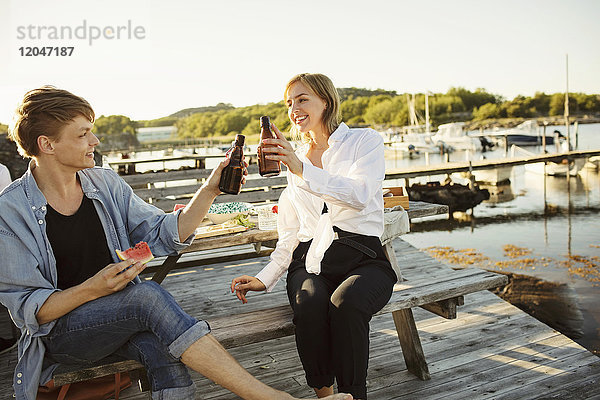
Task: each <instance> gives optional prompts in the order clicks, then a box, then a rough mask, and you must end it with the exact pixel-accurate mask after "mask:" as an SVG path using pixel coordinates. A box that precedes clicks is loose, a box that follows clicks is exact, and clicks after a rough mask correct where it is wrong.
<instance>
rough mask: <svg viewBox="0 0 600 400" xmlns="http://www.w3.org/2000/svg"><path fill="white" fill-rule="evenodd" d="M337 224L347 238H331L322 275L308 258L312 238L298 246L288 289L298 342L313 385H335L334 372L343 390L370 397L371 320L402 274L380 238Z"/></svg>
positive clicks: (308, 379)
mask: <svg viewBox="0 0 600 400" xmlns="http://www.w3.org/2000/svg"><path fill="white" fill-rule="evenodd" d="M334 229H335V230H336V231H337V232H338V235H339V236H340V237H341V238H345V239H344V240H346V243H342V242H341V241H338V240H335V241H334V242H333V243H332V245H331V246H330V247H329V249H328V250H327V251H326V252H325V255H324V257H323V260H322V262H321V273H320V274H319V275H315V274H310V273H308V272H307V271H306V267H305V263H304V262H305V256H306V252H307V251H308V247H309V246H310V243H311V242H305V243H300V244H299V245H298V247H297V248H296V250H295V251H294V255H293V261H292V263H291V264H290V268H289V270H288V276H287V293H288V298H289V300H290V304H291V306H292V309H293V312H294V324H295V326H296V346H297V348H298V354H299V355H300V360H301V361H302V365H303V367H304V371H305V373H306V380H307V383H308V385H309V386H311V387H313V388H322V387H326V386H331V385H333V382H334V378H335V379H336V381H337V386H338V390H339V391H340V392H345V393H351V394H352V395H353V396H354V398H355V399H366V398H367V388H366V380H367V367H368V361H369V321H370V320H371V318H372V316H373V314H375V313H376V312H377V311H379V310H381V309H382V308H383V306H385V305H386V304H387V302H388V301H389V299H390V297H391V294H392V289H393V286H394V283H396V281H397V278H396V274H395V273H394V271H393V269H392V267H391V265H390V263H389V261H388V260H387V258H386V257H385V254H384V252H383V247H382V246H381V242H380V240H379V238H377V237H374V236H363V235H357V234H354V233H350V232H345V231H341V230H340V229H338V228H337V227H334ZM357 244H358V245H357Z"/></svg>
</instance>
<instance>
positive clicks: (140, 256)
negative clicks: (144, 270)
mask: <svg viewBox="0 0 600 400" xmlns="http://www.w3.org/2000/svg"><path fill="white" fill-rule="evenodd" d="M115 251H116V252H117V255H118V256H119V258H120V259H121V260H133V261H134V262H138V261H140V262H141V263H143V264H146V263H147V262H148V261H150V260H152V259H153V258H154V256H153V255H152V252H151V251H150V247H148V243H146V242H139V243H138V244H136V245H135V246H133V247H131V248H129V249H127V250H125V251H121V250H115Z"/></svg>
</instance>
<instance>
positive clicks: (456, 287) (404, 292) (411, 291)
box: [54, 202, 507, 389]
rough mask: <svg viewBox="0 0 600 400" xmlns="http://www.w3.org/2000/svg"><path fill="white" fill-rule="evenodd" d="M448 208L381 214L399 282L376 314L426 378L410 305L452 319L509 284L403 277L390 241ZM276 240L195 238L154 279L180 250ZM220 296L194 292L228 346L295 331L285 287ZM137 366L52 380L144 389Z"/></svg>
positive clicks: (478, 276)
mask: <svg viewBox="0 0 600 400" xmlns="http://www.w3.org/2000/svg"><path fill="white" fill-rule="evenodd" d="M447 212H448V207H447V206H444V205H438V204H429V203H422V202H410V207H409V209H408V210H406V211H405V210H398V211H391V212H388V213H385V221H386V224H385V229H384V234H383V236H382V244H383V245H384V249H385V251H386V255H387V257H388V259H389V260H390V263H391V264H392V266H393V267H394V269H395V271H396V274H397V275H398V277H399V282H398V283H397V284H396V286H395V288H394V293H393V294H392V298H391V299H390V301H389V302H388V304H387V305H386V306H385V307H384V308H383V309H382V310H381V311H379V312H378V313H377V314H376V315H379V314H386V313H391V314H392V316H393V319H394V323H395V325H396V330H397V333H398V339H399V341H400V345H401V347H402V353H403V356H404V359H405V362H406V366H407V369H408V370H409V371H410V372H412V373H413V374H414V375H416V376H417V377H419V378H420V379H422V380H427V379H430V374H429V369H428V365H427V362H426V360H425V355H424V353H423V349H422V346H421V341H420V338H419V334H418V331H417V327H416V324H415V320H414V317H413V313H412V310H411V309H412V308H413V307H422V308H424V309H426V310H428V311H430V312H432V313H435V314H437V315H440V316H442V317H444V318H448V319H454V318H456V315H457V307H458V306H460V305H462V304H463V303H464V297H463V296H464V295H465V294H468V293H473V292H477V291H480V290H485V289H491V288H494V287H498V286H501V285H503V284H506V283H507V278H506V277H505V276H504V275H499V274H495V273H491V272H487V271H484V270H481V269H477V268H472V269H468V270H463V271H454V270H452V269H450V268H447V272H445V273H443V274H440V273H436V274H435V276H433V277H429V276H428V277H423V278H420V279H419V278H417V279H411V280H408V281H405V280H403V278H402V271H401V268H400V262H398V260H397V259H396V255H395V252H394V248H393V246H392V242H393V240H394V239H395V238H397V237H398V236H400V235H401V234H403V233H406V229H405V227H406V223H407V220H409V219H413V218H418V217H425V216H433V215H440V214H444V213H447ZM276 239H277V231H274V230H273V231H261V230H258V229H248V230H247V231H244V232H240V233H234V234H228V235H223V236H216V237H210V238H203V239H200V240H196V241H194V243H192V244H191V245H190V246H189V247H188V248H186V249H185V250H184V251H182V252H181V253H180V254H178V255H175V256H169V257H167V258H166V259H165V260H164V261H163V262H162V265H160V267H159V268H158V270H157V271H156V272H155V273H154V275H153V277H152V279H153V280H154V281H156V282H158V283H161V282H162V281H163V280H164V279H165V277H166V276H167V275H168V274H169V272H170V271H172V270H173V269H174V268H177V267H178V260H179V259H180V257H181V256H182V255H184V254H188V253H191V252H198V251H203V250H212V249H222V248H226V247H229V246H235V245H242V244H255V245H258V246H261V245H262V244H268V245H269V246H271V245H272V244H273V242H274V241H275V240H276ZM222 297H223V293H216V292H214V293H213V292H211V293H208V294H204V293H198V301H199V302H203V303H205V304H206V307H205V308H204V307H201V314H202V318H204V319H206V320H208V321H209V322H210V325H211V328H212V333H213V335H214V336H215V337H216V338H217V339H218V340H219V342H221V344H222V345H223V346H224V347H226V348H232V347H237V346H241V345H245V344H248V343H257V342H262V341H265V340H269V339H274V338H278V337H282V336H287V335H291V334H293V332H294V326H293V323H292V311H291V308H290V306H289V304H288V302H287V296H286V295H285V293H284V292H283V291H281V292H278V293H275V292H274V293H271V294H269V295H268V296H264V297H263V298H261V299H260V300H258V299H257V300H256V301H253V306H252V308H251V310H252V311H248V312H246V310H248V307H246V308H244V309H242V308H241V306H240V305H239V304H237V303H236V302H234V301H232V299H231V296H229V298H228V299H224V298H222ZM140 369H143V367H142V365H141V364H139V363H137V362H136V361H133V360H126V361H118V362H115V363H110V364H105V365H98V366H95V367H92V368H85V369H75V370H68V369H67V370H64V371H61V372H60V373H57V374H55V376H54V380H55V384H56V385H57V386H59V385H62V384H68V383H73V382H78V381H82V380H87V379H91V378H94V377H98V376H104V375H108V374H114V373H116V372H122V371H130V370H137V371H138V372H137V375H138V376H139V377H140V382H141V386H142V388H145V389H147V388H148V383H147V382H144V374H143V373H140Z"/></svg>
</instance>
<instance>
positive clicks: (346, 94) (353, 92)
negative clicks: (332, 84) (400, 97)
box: [337, 87, 396, 101]
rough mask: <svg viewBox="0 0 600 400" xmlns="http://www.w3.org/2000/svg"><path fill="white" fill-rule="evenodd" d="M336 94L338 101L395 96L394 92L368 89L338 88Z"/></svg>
mask: <svg viewBox="0 0 600 400" xmlns="http://www.w3.org/2000/svg"><path fill="white" fill-rule="evenodd" d="M337 91H338V94H339V95H340V100H341V101H345V100H347V99H350V98H356V97H371V96H382V95H383V96H396V91H395V90H383V89H376V90H369V89H361V88H355V87H351V88H338V90H337Z"/></svg>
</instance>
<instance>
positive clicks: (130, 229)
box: [0, 161, 193, 400]
mask: <svg viewBox="0 0 600 400" xmlns="http://www.w3.org/2000/svg"><path fill="white" fill-rule="evenodd" d="M34 168H35V162H33V161H32V162H31V163H30V166H29V169H28V170H27V172H25V174H24V175H23V176H22V177H21V178H19V179H17V180H16V181H14V182H13V183H11V184H10V185H9V186H8V187H7V188H5V190H3V191H2V192H1V193H0V302H1V303H2V304H3V305H4V306H6V307H7V308H8V310H9V311H10V315H11V317H12V319H13V321H14V322H15V324H16V325H17V327H18V328H19V329H20V330H21V337H20V339H19V344H18V362H17V366H16V368H15V373H14V381H13V388H14V390H15V393H16V398H17V399H26V400H35V398H36V394H37V390H38V386H39V384H40V383H46V382H47V381H49V380H50V379H51V375H52V372H53V371H54V369H55V368H56V367H57V365H56V364H55V365H52V366H50V367H47V368H42V366H43V360H44V353H45V349H44V345H43V343H42V340H41V338H42V337H43V336H44V335H47V334H48V333H49V332H50V331H51V330H52V327H53V326H54V324H55V323H56V321H51V322H48V323H46V324H43V325H39V324H38V322H37V319H36V314H37V312H38V311H39V309H40V308H41V306H42V305H43V304H44V302H45V301H46V299H48V297H49V296H50V295H51V294H52V293H54V292H56V291H58V290H60V289H58V288H57V272H56V260H55V258H54V254H53V252H52V248H51V246H50V242H49V241H48V237H47V236H46V209H47V203H48V202H47V201H46V198H45V197H44V195H43V194H42V192H41V191H40V189H39V188H38V186H37V184H36V181H35V179H34V177H33V174H32V170H33V169H34ZM78 176H79V180H80V182H81V187H82V189H83V193H84V195H85V196H87V197H88V198H90V199H92V201H93V203H94V206H95V207H96V211H97V212H98V216H99V218H100V221H101V222H102V226H103V228H104V232H105V234H106V240H107V243H108V245H109V248H111V249H127V248H129V247H131V246H132V245H133V244H135V243H137V242H139V241H141V240H143V241H145V242H147V243H148V244H149V246H150V248H151V250H152V252H153V254H154V255H156V256H161V255H171V254H176V253H177V252H178V251H180V250H182V249H183V248H185V247H186V246H188V245H189V244H190V243H191V241H192V239H193V236H190V237H189V238H188V239H187V240H186V241H185V242H183V243H182V242H180V241H179V233H178V228H177V219H178V216H179V212H180V211H177V212H174V213H169V214H165V213H164V212H163V211H161V210H159V209H158V208H156V207H154V206H152V205H149V204H147V203H146V202H144V201H143V200H142V199H140V198H139V197H137V196H136V195H135V194H134V193H133V190H132V189H131V187H129V185H128V184H127V183H126V182H125V181H124V180H123V179H121V178H120V177H119V176H118V175H117V174H116V173H115V172H114V171H112V170H109V169H104V168H90V169H86V170H83V171H79V172H78ZM112 255H113V260H114V262H118V261H120V260H119V259H118V257H117V256H116V254H115V252H112ZM134 282H139V278H137V277H136V280H135V281H134Z"/></svg>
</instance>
